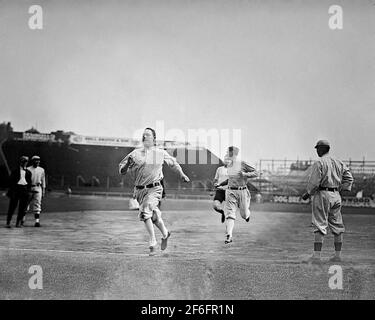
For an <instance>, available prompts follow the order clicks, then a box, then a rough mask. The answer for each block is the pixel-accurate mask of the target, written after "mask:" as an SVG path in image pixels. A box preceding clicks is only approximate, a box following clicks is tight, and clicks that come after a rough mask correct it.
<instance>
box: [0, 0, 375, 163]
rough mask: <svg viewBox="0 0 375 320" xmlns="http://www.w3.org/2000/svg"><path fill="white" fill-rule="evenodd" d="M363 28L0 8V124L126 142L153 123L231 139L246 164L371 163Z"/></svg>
mask: <svg viewBox="0 0 375 320" xmlns="http://www.w3.org/2000/svg"><path fill="white" fill-rule="evenodd" d="M33 4H40V5H41V6H42V8H43V14H44V16H43V18H44V21H43V22H44V28H43V30H31V29H30V28H29V27H28V19H29V17H30V16H31V15H30V14H29V13H28V9H29V6H30V5H33ZM333 4H336V5H340V6H341V7H342V8H343V29H342V30H331V29H330V28H329V26H328V20H329V17H330V14H329V13H328V8H329V7H330V6H331V5H333ZM374 18H375V1H370V0H363V1H336V0H335V1H333V0H332V1H293V0H288V1H287V0H284V1H250V0H249V1H245V0H242V1H240V0H230V1H229V0H226V1H220V0H206V1H198V0H195V1H192V0H190V1H188V0H174V1H172V0H170V1H164V0H163V1H162V0H149V1H126V0H124V1H120V0H118V1H104V0H103V1H83V0H81V1H65V0H64V1H62V0H58V1H10V0H9V1H0V122H2V121H10V122H11V123H12V125H13V127H14V129H15V130H16V131H23V130H26V129H28V128H30V127H31V126H37V128H38V130H39V131H41V132H50V131H54V130H57V129H63V130H66V131H69V130H71V131H74V132H76V133H79V134H83V135H102V136H114V137H116V136H119V137H132V136H133V134H134V132H135V131H136V130H137V129H139V128H144V127H146V126H152V127H155V126H156V121H164V124H165V130H166V131H167V130H169V129H174V128H179V129H182V130H183V131H184V132H186V133H187V132H188V130H189V129H199V128H203V129H206V130H208V129H212V128H215V129H218V130H221V129H229V130H233V129H240V130H241V132H242V148H243V156H244V157H246V158H248V159H249V161H256V160H258V159H259V158H282V159H283V158H292V159H295V158H296V157H299V158H300V159H302V158H315V157H316V155H315V151H314V149H313V147H314V143H315V142H316V140H318V139H321V138H325V139H328V140H330V141H331V143H332V145H333V146H332V152H333V153H334V154H335V155H337V156H339V157H342V158H344V159H347V158H349V157H351V158H353V159H362V157H363V156H365V157H366V158H367V159H369V160H370V159H372V160H375V147H374V145H375V143H374V137H375V129H374V128H375V111H374V110H375V90H374V85H375V66H374V64H375V63H374V62H375V61H374V57H375V22H374V21H375V19H374Z"/></svg>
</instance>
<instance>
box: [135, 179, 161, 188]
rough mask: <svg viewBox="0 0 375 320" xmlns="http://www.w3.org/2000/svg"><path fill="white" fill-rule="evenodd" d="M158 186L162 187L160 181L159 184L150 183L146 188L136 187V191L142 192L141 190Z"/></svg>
mask: <svg viewBox="0 0 375 320" xmlns="http://www.w3.org/2000/svg"><path fill="white" fill-rule="evenodd" d="M156 186H161V183H160V182H159V181H158V182H154V183H150V184H148V185H146V186H135V188H136V189H138V190H141V189H145V188H146V189H148V188H153V187H156Z"/></svg>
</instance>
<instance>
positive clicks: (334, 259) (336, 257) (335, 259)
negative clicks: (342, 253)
mask: <svg viewBox="0 0 375 320" xmlns="http://www.w3.org/2000/svg"><path fill="white" fill-rule="evenodd" d="M329 261H330V262H342V258H341V257H338V256H336V255H334V256H333V257H331V258H330V259H329Z"/></svg>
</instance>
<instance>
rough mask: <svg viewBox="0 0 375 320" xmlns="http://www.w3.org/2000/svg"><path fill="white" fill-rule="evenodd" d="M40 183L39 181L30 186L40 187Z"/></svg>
mask: <svg viewBox="0 0 375 320" xmlns="http://www.w3.org/2000/svg"><path fill="white" fill-rule="evenodd" d="M41 185H42V184H41V183H37V184H32V185H31V186H32V187H40V186H41Z"/></svg>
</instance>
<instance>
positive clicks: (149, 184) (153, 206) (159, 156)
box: [119, 128, 190, 255]
mask: <svg viewBox="0 0 375 320" xmlns="http://www.w3.org/2000/svg"><path fill="white" fill-rule="evenodd" d="M142 141H143V147H142V148H138V149H135V150H133V151H132V152H131V153H129V154H128V155H127V156H126V157H125V158H124V159H123V160H122V161H121V162H120V164H119V172H120V174H123V175H124V174H126V172H127V171H128V170H129V169H130V170H132V171H133V172H134V174H135V196H136V199H137V201H138V203H139V219H140V220H141V221H143V222H144V224H145V227H146V229H147V232H148V234H149V236H150V242H149V247H150V255H154V254H155V253H156V252H155V251H156V246H157V241H156V237H155V230H154V224H155V225H156V227H157V228H158V229H159V230H160V232H161V233H162V239H161V250H165V249H166V248H167V241H168V238H169V237H170V235H171V233H170V232H169V231H168V230H167V228H166V227H165V224H164V221H163V219H162V217H161V211H160V209H159V207H158V204H159V201H160V200H161V198H162V194H163V187H162V185H161V183H160V180H161V179H162V178H163V171H162V168H163V163H164V162H165V163H166V164H167V165H168V166H169V167H170V168H171V169H172V170H173V171H175V172H176V173H177V174H179V175H180V177H181V179H182V180H183V181H185V182H189V181H190V180H189V178H188V177H187V176H186V175H185V174H184V172H183V171H182V168H181V166H180V165H179V164H178V163H177V161H176V159H175V158H173V157H172V156H171V155H169V154H168V152H167V151H165V150H163V149H161V148H158V147H156V146H155V144H156V133H155V131H154V130H153V129H151V128H146V129H145V130H144V132H143V137H142Z"/></svg>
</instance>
